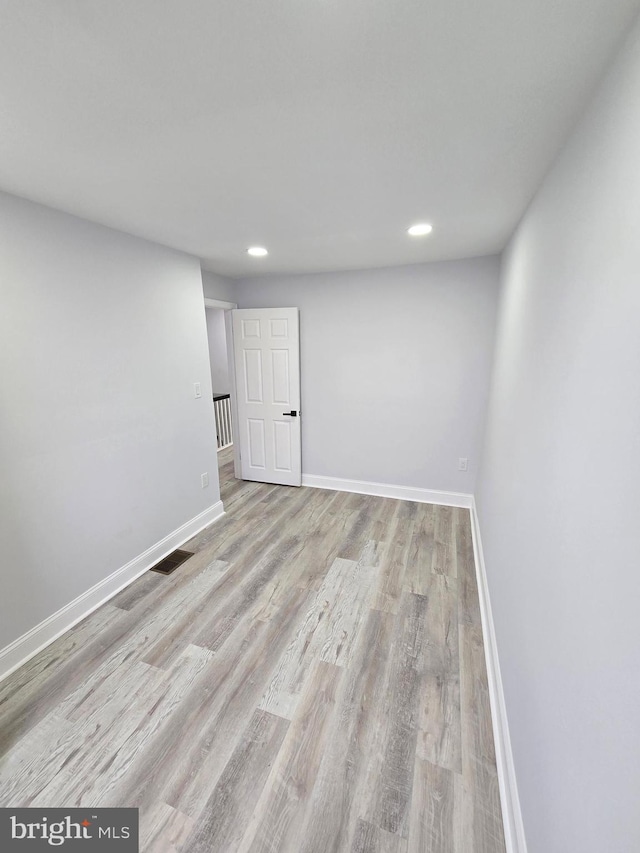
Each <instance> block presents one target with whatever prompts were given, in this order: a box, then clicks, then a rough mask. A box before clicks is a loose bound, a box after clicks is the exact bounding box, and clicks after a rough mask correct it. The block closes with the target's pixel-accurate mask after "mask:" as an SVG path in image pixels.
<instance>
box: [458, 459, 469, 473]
mask: <svg viewBox="0 0 640 853" xmlns="http://www.w3.org/2000/svg"><path fill="white" fill-rule="evenodd" d="M468 467H469V460H468V459H467V457H466V456H461V457H460V458H459V459H458V471H466V470H467V468H468Z"/></svg>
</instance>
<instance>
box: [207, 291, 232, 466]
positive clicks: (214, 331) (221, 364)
mask: <svg viewBox="0 0 640 853" xmlns="http://www.w3.org/2000/svg"><path fill="white" fill-rule="evenodd" d="M204 302H205V316H206V321H207V340H208V344H209V367H210V370H211V388H212V391H213V409H214V413H215V424H216V436H215V441H216V448H217V450H218V469H219V473H221V470H220V469H221V468H222V467H224V466H225V465H226V464H228V461H229V459H230V458H233V437H234V422H233V421H234V419H233V407H232V404H231V393H232V371H231V369H230V366H229V348H228V340H227V328H226V326H227V319H226V316H225V315H226V313H227V312H228V311H230V310H231V309H232V308H235V307H236V306H235V304H234V303H232V302H221V301H218V300H216V299H205V301H204Z"/></svg>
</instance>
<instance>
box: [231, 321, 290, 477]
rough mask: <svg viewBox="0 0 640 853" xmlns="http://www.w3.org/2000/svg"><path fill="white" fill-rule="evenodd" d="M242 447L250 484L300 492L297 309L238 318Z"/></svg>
mask: <svg viewBox="0 0 640 853" xmlns="http://www.w3.org/2000/svg"><path fill="white" fill-rule="evenodd" d="M232 313H233V349H234V362H235V372H236V397H237V407H238V429H237V439H236V440H237V441H238V442H239V444H240V467H241V471H242V477H243V479H245V480H259V481H260V482H263V483H280V484H282V485H288V486H299V485H300V482H301V473H302V460H301V450H300V447H301V444H300V342H299V318H298V309H297V308H256V309H252V308H241V309H235V310H234V311H233V312H232Z"/></svg>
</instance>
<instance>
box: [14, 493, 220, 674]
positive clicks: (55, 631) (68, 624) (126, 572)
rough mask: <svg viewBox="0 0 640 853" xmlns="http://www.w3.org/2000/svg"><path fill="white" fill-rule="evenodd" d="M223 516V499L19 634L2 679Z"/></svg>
mask: <svg viewBox="0 0 640 853" xmlns="http://www.w3.org/2000/svg"><path fill="white" fill-rule="evenodd" d="M223 515H224V507H223V505H222V501H218V502H217V503H215V504H213V505H212V506H210V507H208V509H205V510H204V512H201V513H200V514H199V515H196V516H195V518H192V519H191V520H190V521H187V522H186V523H185V524H183V525H182V526H181V527H178V529H177V530H174V531H173V533H170V534H169V535H168V536H165V537H164V539H161V540H160V541H159V542H156V544H155V545H152V546H151V547H150V548H147V550H146V551H144V552H143V553H142V554H140V555H139V556H138V557H134V559H133V560H130V562H128V563H127V564H126V565H125V566H122V567H121V568H119V569H117V570H116V571H115V572H113V574H111V575H109V576H108V577H106V578H104V580H101V581H99V582H98V583H97V584H96V585H95V586H92V587H91V589H88V590H87V591H86V592H83V593H82V595H79V596H78V597H77V598H75V599H74V600H73V601H70V602H69V604H66V605H65V606H64V607H62V608H61V609H60V610H58V611H57V612H56V613H53V614H52V615H51V616H48V617H47V618H46V619H45V620H44V621H43V622H40V624H39V625H36V626H35V628H32V629H31V630H30V631H27V633H26V634H23V635H22V636H21V637H18V639H17V640H14V642H13V643H11V644H10V645H8V646H6V647H5V648H4V649H2V650H1V651H0V681H2V679H3V678H6V677H7V676H9V675H11V673H12V672H14V671H15V670H16V669H18V668H19V667H21V666H22V665H23V664H24V663H26V662H27V661H28V660H29V659H30V658H32V657H33V656H34V655H36V654H38V652H40V651H42V649H44V648H46V647H47V646H48V645H49V644H50V643H53V641H54V640H57V639H58V637H61V636H62V634H64V633H66V632H67V631H68V630H69V629H70V628H73V626H74V625H76V624H77V623H78V622H80V621H82V619H84V618H85V617H86V616H88V615H89V614H90V613H92V612H93V611H94V610H96V609H97V608H98V607H100V605H101V604H104V603H105V602H106V601H108V600H109V599H110V598H113V596H114V595H116V593H118V592H120V590H122V589H124V588H125V587H126V586H129V584H130V583H132V582H133V581H134V580H135V579H136V578H138V577H140V575H142V574H144V573H145V572H146V571H148V570H149V569H150V568H151V566H155V564H156V563H158V562H159V561H160V560H162V558H163V557H166V556H167V554H170V553H171V552H172V551H175V549H176V548H179V547H180V545H182V544H183V543H184V542H187V541H188V540H189V539H191V538H192V537H193V536H195V535H196V533H199V532H200V531H201V530H203V529H204V528H205V527H208V526H209V525H210V524H212V523H213V522H214V521H217V520H218V519H219V518H221V517H222V516H223Z"/></svg>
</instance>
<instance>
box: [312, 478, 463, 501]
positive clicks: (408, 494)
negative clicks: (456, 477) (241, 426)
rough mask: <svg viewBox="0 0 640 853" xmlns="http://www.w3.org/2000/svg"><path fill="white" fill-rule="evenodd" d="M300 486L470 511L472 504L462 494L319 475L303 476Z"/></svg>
mask: <svg viewBox="0 0 640 853" xmlns="http://www.w3.org/2000/svg"><path fill="white" fill-rule="evenodd" d="M302 485H303V486H311V487H312V488H314V489H333V490H334V491H336V492H356V494H359V495H374V496H376V497H379V498H396V499H397V500H400V501H416V502H417V503H423V504H440V505H441V506H460V507H464V508H465V509H470V508H471V505H472V503H473V495H467V494H464V493H463V492H437V491H433V490H432V489H416V488H415V487H413V486H392V485H390V484H389V483H369V482H367V481H366V480H343V479H342V478H341V477H323V476H320V475H319V474H303V475H302Z"/></svg>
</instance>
